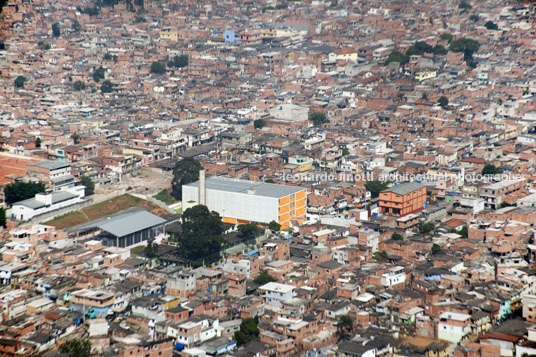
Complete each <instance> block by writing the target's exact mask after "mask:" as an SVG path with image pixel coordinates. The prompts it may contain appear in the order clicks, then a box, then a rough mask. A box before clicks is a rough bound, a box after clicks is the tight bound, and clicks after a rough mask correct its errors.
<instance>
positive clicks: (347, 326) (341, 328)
mask: <svg viewBox="0 0 536 357" xmlns="http://www.w3.org/2000/svg"><path fill="white" fill-rule="evenodd" d="M353 330H354V320H353V319H352V318H351V317H350V316H348V315H342V316H341V317H339V319H338V320H337V333H338V334H339V337H343V336H344V335H346V334H348V333H351V332H352V331H353Z"/></svg>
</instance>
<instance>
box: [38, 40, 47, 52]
mask: <svg viewBox="0 0 536 357" xmlns="http://www.w3.org/2000/svg"><path fill="white" fill-rule="evenodd" d="M37 47H38V48H39V49H40V50H41V51H48V50H50V43H47V42H45V41H39V42H38V43H37Z"/></svg>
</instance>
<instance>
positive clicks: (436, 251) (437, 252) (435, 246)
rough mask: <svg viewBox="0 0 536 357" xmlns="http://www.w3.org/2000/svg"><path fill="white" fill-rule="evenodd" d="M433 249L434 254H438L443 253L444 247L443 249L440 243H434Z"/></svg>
mask: <svg viewBox="0 0 536 357" xmlns="http://www.w3.org/2000/svg"><path fill="white" fill-rule="evenodd" d="M431 251H432V255H436V254H439V253H441V251H442V249H441V247H440V246H439V245H437V244H435V243H434V244H433V245H432V250H431Z"/></svg>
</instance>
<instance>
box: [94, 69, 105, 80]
mask: <svg viewBox="0 0 536 357" xmlns="http://www.w3.org/2000/svg"><path fill="white" fill-rule="evenodd" d="M105 73H106V70H105V69H104V68H103V67H102V66H101V67H99V68H97V69H96V70H95V72H93V80H94V81H95V82H96V83H99V81H100V80H101V79H104V74H105Z"/></svg>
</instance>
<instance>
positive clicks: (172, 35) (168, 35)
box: [160, 27, 179, 42]
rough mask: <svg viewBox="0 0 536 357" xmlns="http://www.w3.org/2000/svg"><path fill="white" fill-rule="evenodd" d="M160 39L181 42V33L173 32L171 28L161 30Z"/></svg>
mask: <svg viewBox="0 0 536 357" xmlns="http://www.w3.org/2000/svg"><path fill="white" fill-rule="evenodd" d="M160 39H161V40H167V41H175V42H176V41H178V40H179V32H178V31H177V30H173V29H172V28H171V27H165V28H163V29H162V30H160Z"/></svg>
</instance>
